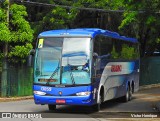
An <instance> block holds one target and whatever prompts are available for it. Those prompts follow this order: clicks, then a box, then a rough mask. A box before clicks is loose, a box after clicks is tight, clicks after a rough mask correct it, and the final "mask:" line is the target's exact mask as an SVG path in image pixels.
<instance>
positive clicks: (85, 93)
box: [76, 91, 91, 96]
mask: <svg viewBox="0 0 160 121" xmlns="http://www.w3.org/2000/svg"><path fill="white" fill-rule="evenodd" d="M90 94H91V92H89V91H87V92H79V93H76V95H77V96H88V95H90Z"/></svg>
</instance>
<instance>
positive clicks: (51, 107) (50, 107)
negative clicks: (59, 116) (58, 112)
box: [48, 104, 56, 111]
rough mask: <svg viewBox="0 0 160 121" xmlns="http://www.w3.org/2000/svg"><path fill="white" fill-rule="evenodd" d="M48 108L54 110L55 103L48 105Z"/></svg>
mask: <svg viewBox="0 0 160 121" xmlns="http://www.w3.org/2000/svg"><path fill="white" fill-rule="evenodd" d="M48 109H49V110H50V111H53V110H55V109H56V105H50V104H49V105H48Z"/></svg>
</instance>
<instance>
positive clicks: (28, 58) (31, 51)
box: [27, 49, 35, 67]
mask: <svg viewBox="0 0 160 121" xmlns="http://www.w3.org/2000/svg"><path fill="white" fill-rule="evenodd" d="M34 54H35V50H34V49H32V50H30V52H29V55H28V57H27V65H28V66H29V67H31V66H32V65H33V56H34Z"/></svg>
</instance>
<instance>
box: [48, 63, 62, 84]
mask: <svg viewBox="0 0 160 121" xmlns="http://www.w3.org/2000/svg"><path fill="white" fill-rule="evenodd" d="M59 62H60V60H59V61H58V66H57V67H56V69H55V70H54V71H53V73H52V74H51V76H50V78H49V79H48V81H47V83H46V85H49V82H50V80H51V79H53V76H54V75H55V74H56V73H57V72H58V69H59V67H60V66H59Z"/></svg>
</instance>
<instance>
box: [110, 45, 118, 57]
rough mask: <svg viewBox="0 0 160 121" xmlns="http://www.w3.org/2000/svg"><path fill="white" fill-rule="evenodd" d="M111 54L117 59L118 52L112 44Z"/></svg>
mask: <svg viewBox="0 0 160 121" xmlns="http://www.w3.org/2000/svg"><path fill="white" fill-rule="evenodd" d="M111 55H112V58H113V59H118V58H119V54H118V53H117V52H116V49H115V46H113V49H112V52H111Z"/></svg>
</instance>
